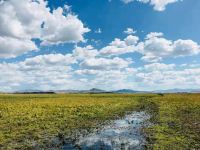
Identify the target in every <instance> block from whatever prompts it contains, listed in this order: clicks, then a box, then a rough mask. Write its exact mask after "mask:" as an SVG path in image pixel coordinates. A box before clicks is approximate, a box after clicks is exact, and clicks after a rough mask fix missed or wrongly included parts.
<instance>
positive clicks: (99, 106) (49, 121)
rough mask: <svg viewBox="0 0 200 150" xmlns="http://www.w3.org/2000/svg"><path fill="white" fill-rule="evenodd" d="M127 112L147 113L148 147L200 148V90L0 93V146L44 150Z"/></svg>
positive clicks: (3, 147) (85, 132)
mask: <svg viewBox="0 0 200 150" xmlns="http://www.w3.org/2000/svg"><path fill="white" fill-rule="evenodd" d="M130 111H146V112H148V113H149V114H150V115H151V119H150V121H151V122H152V123H153V125H152V126H150V127H149V128H147V129H145V130H144V131H145V133H144V134H145V135H146V138H147V140H148V142H149V144H148V145H147V149H152V148H153V149H199V148H200V137H199V135H200V94H165V95H162V94H161V95H157V94H127V95H123V94H46V95H20V94H18V95H17V94H16V95H10V94H2V95H0V131H1V132H0V149H31V148H32V149H35V148H37V147H38V146H39V148H40V149H42V148H43V149H45V148H46V147H51V146H55V145H53V144H57V143H55V142H54V141H53V139H55V138H56V137H57V138H58V139H60V140H62V139H63V138H76V136H79V135H80V134H87V133H88V132H90V131H93V130H95V129H96V128H97V127H100V126H101V125H103V124H105V123H106V121H108V120H111V119H115V118H119V117H121V116H124V115H125V114H126V113H127V112H130Z"/></svg>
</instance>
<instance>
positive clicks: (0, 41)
mask: <svg viewBox="0 0 200 150" xmlns="http://www.w3.org/2000/svg"><path fill="white" fill-rule="evenodd" d="M32 50H38V48H37V46H36V45H35V43H34V42H32V41H31V40H27V39H21V40H20V39H17V38H11V37H1V36H0V58H9V57H16V56H18V55H21V54H24V53H27V52H29V51H32Z"/></svg>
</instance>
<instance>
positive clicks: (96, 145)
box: [63, 112, 149, 150]
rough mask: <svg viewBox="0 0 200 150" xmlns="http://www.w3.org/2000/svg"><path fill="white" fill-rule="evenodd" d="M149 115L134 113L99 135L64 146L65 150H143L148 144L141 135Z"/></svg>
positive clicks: (83, 138)
mask: <svg viewBox="0 0 200 150" xmlns="http://www.w3.org/2000/svg"><path fill="white" fill-rule="evenodd" d="M148 118H149V115H147V114H146V113H144V112H133V113H132V114H129V115H126V116H125V117H124V118H122V119H118V120H114V121H112V122H111V124H110V125H108V126H105V127H104V128H103V129H102V130H100V131H99V132H98V133H91V134H89V135H88V136H86V137H81V138H80V139H79V140H77V141H76V142H75V143H74V144H72V143H69V144H66V145H64V147H63V150H132V149H134V150H141V149H144V145H145V143H146V141H145V138H144V136H143V135H142V133H141V128H142V127H145V126H146V125H147V123H145V121H146V120H148Z"/></svg>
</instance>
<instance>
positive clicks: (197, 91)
mask: <svg viewBox="0 0 200 150" xmlns="http://www.w3.org/2000/svg"><path fill="white" fill-rule="evenodd" d="M13 93H27V94H32V93H36V94H37V93H50V94H53V93H91V94H92V93H124V94H129V93H130V94H131V93H200V89H168V90H156V91H136V90H132V89H120V90H115V91H106V90H102V89H97V88H92V89H90V90H51V91H40V90H25V91H17V92H13Z"/></svg>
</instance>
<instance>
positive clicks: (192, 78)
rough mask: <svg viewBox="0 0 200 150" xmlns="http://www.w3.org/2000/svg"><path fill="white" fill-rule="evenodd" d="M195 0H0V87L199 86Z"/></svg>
mask: <svg viewBox="0 0 200 150" xmlns="http://www.w3.org/2000/svg"><path fill="white" fill-rule="evenodd" d="M199 8H200V1H197V0H57V1H54V0H20V1H18V0H0V91H3V92H11V91H24V90H44V91H46V90H69V89H70V90H86V89H91V88H100V89H104V90H118V89H133V90H146V91H153V90H164V89H174V88H181V89H198V88H199V87H200V28H199V25H200V18H199V14H200V9H199Z"/></svg>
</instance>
